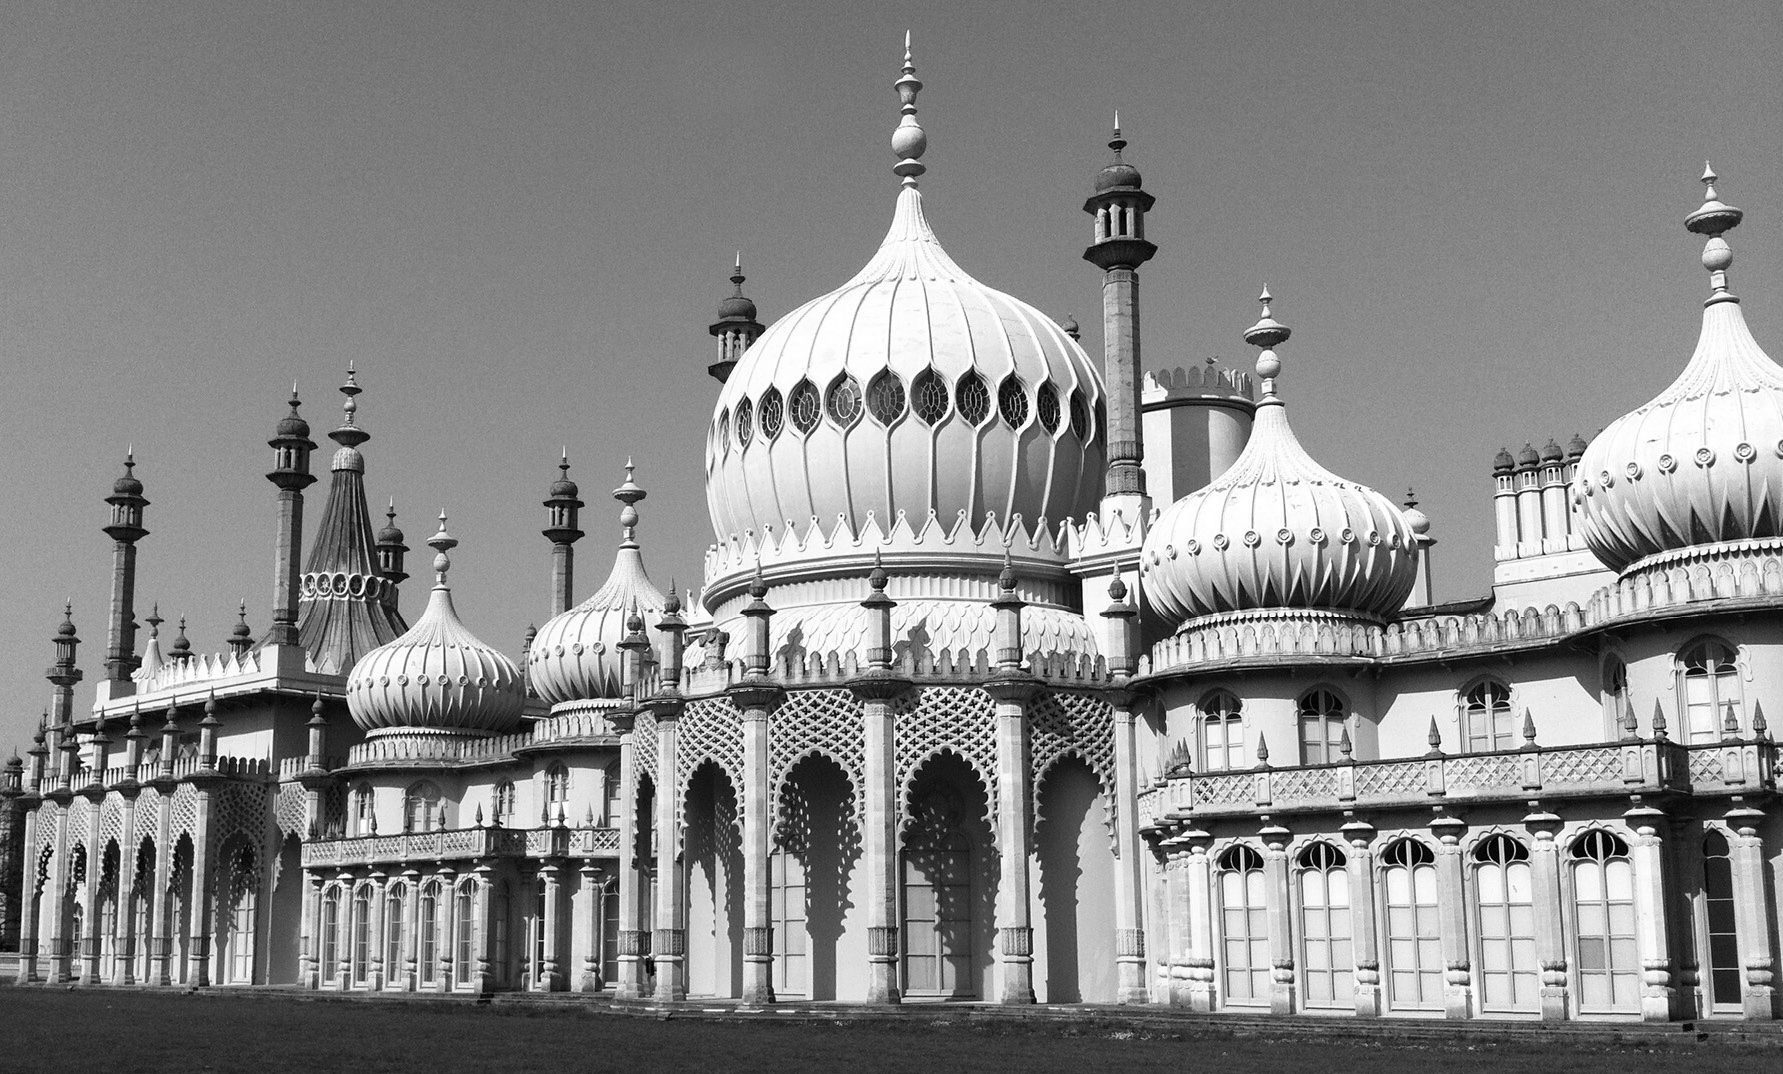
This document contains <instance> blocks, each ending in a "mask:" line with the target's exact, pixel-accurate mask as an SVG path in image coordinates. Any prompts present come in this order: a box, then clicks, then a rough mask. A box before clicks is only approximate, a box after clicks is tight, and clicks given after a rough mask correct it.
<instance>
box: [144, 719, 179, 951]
mask: <svg viewBox="0 0 1783 1074" xmlns="http://www.w3.org/2000/svg"><path fill="white" fill-rule="evenodd" d="M171 719H172V714H171V712H170V713H169V721H170V722H171ZM164 730H165V729H164ZM161 741H162V746H161V751H162V752H161V767H162V770H163V771H164V772H165V771H171V770H172V767H173V758H172V756H171V754H170V752H169V745H168V738H167V736H166V735H165V734H163V736H162V740H161ZM155 786H156V788H157V789H158V790H159V791H160V792H161V797H160V800H159V801H158V802H156V812H157V813H159V816H158V817H157V818H156V824H157V827H156V833H155V890H154V891H152V892H150V893H149V905H150V906H151V907H153V909H152V910H151V911H150V913H151V915H152V916H153V918H154V920H153V921H152V922H150V935H151V936H152V937H153V939H152V940H150V941H149V942H150V947H149V979H148V981H146V982H145V983H146V984H152V985H163V986H165V985H170V984H172V983H173V968H172V966H170V965H169V960H170V959H171V958H172V951H173V937H174V935H175V933H176V932H177V931H178V930H179V928H180V925H179V923H178V922H176V921H174V920H173V851H174V847H173V843H172V838H173V790H174V784H173V782H172V781H171V780H159V779H158V780H156V783H155Z"/></svg>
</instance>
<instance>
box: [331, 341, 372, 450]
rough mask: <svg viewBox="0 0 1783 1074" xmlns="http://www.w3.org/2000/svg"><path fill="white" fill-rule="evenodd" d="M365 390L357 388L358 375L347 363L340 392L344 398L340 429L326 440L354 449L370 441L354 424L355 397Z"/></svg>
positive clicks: (366, 434) (357, 409)
mask: <svg viewBox="0 0 1783 1074" xmlns="http://www.w3.org/2000/svg"><path fill="white" fill-rule="evenodd" d="M364 390H365V389H364V388H361V387H360V386H359V374H358V372H357V371H356V370H354V368H353V363H352V362H351V361H348V362H347V382H346V383H345V384H342V385H341V387H340V392H341V394H342V395H344V396H346V398H345V399H344V400H342V401H341V413H342V414H343V415H344V416H345V420H343V421H342V423H341V427H340V428H338V429H336V430H334V431H333V432H331V433H329V434H328V438H329V439H330V440H333V441H334V442H335V443H337V444H340V445H341V446H343V447H350V448H356V447H358V446H359V445H360V444H363V443H365V442H366V441H367V440H370V439H371V434H370V433H368V432H366V431H365V430H363V429H361V428H359V426H358V425H357V424H356V422H357V419H358V415H359V401H358V399H356V398H355V396H357V395H359V394H360V393H361V392H363V391H364Z"/></svg>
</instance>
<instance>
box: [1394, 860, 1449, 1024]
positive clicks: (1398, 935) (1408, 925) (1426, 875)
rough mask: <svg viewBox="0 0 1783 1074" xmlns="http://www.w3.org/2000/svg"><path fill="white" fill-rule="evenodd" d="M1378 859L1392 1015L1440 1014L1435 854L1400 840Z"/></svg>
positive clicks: (1439, 963) (1439, 962)
mask: <svg viewBox="0 0 1783 1074" xmlns="http://www.w3.org/2000/svg"><path fill="white" fill-rule="evenodd" d="M1381 860H1382V863H1383V866H1384V867H1383V869H1382V870H1381V871H1382V874H1383V879H1384V880H1385V881H1386V883H1385V885H1384V886H1385V887H1386V891H1387V983H1388V992H1387V1001H1388V1003H1389V1004H1390V1005H1391V1006H1392V1007H1393V1008H1394V1009H1396V1010H1440V1009H1442V1000H1443V996H1442V979H1443V958H1442V940H1441V935H1442V934H1441V932H1440V924H1439V921H1438V916H1439V915H1438V908H1437V898H1436V855H1435V854H1433V853H1432V852H1431V850H1430V848H1429V847H1427V846H1425V845H1424V844H1423V843H1420V842H1418V841H1417V840H1416V839H1401V840H1399V841H1398V842H1397V843H1394V844H1393V845H1392V846H1390V847H1388V848H1387V852H1386V854H1385V855H1383V856H1382V859H1381Z"/></svg>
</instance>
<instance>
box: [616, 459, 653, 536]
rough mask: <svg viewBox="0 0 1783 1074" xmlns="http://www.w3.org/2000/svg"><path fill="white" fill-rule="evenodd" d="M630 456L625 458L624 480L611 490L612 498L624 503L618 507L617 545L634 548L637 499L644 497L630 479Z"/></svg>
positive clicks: (636, 526)
mask: <svg viewBox="0 0 1783 1074" xmlns="http://www.w3.org/2000/svg"><path fill="white" fill-rule="evenodd" d="M633 469H635V467H633V465H632V461H631V456H629V455H627V456H626V458H625V480H624V481H623V482H621V483H620V485H619V487H618V488H616V489H614V490H613V498H614V499H615V500H618V501H619V502H620V503H622V504H624V505H625V506H624V507H621V508H620V509H619V547H621V548H636V547H637V546H638V533H637V530H638V507H637V504H638V501H639V500H642V499H643V498H644V497H645V495H646V494H645V492H644V490H643V489H641V488H639V487H638V484H637V482H635V481H633V480H632V470H633Z"/></svg>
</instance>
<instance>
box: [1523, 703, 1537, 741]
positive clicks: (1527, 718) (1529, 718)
mask: <svg viewBox="0 0 1783 1074" xmlns="http://www.w3.org/2000/svg"><path fill="white" fill-rule="evenodd" d="M1523 743H1524V744H1525V745H1528V746H1533V745H1535V717H1534V716H1533V715H1531V714H1530V711H1529V709H1528V708H1527V707H1525V708H1524V709H1523Z"/></svg>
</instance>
